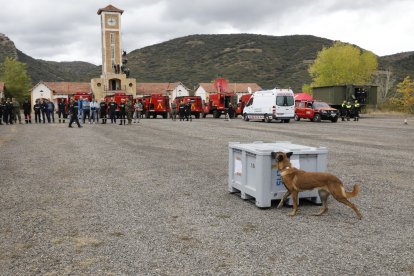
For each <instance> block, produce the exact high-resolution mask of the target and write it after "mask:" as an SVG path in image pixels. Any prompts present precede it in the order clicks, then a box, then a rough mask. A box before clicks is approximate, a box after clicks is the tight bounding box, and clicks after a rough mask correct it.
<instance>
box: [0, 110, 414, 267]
mask: <svg viewBox="0 0 414 276" xmlns="http://www.w3.org/2000/svg"><path fill="white" fill-rule="evenodd" d="M402 122H403V120H402V118H400V117H393V118H385V117H383V116H370V117H365V118H363V119H361V120H360V121H359V122H353V121H351V122H338V123H336V124H335V123H330V122H322V123H310V122H307V121H300V122H291V123H289V124H281V123H271V124H265V123H262V122H244V121H242V120H241V119H237V120H232V121H230V122H227V121H224V120H223V119H212V118H207V119H200V120H193V121H192V122H178V121H177V122H172V121H171V120H162V119H147V120H142V121H141V123H140V124H139V125H136V124H135V125H132V126H119V125H110V124H109V125H89V124H88V125H85V126H84V127H83V128H81V129H78V128H73V129H70V128H68V127H67V125H62V124H52V125H48V124H45V125H35V124H32V125H13V126H1V127H0V274H2V275H28V274H30V275H32V274H44V275H62V274H71V275H79V274H94V275H224V274H225V275H283V274H284V275H286V274H293V275H316V274H323V275H410V274H411V275H413V274H414V234H413V233H414V231H413V229H414V215H413V211H414V200H413V199H414V185H413V176H414V174H413V171H414V170H413V168H414V120H413V119H412V118H410V119H409V121H408V125H404V124H403V123H402ZM234 141H237V142H246V143H248V142H253V141H265V142H271V141H291V142H292V143H297V144H303V145H309V146H317V147H319V146H325V147H327V148H328V151H329V153H328V170H329V171H330V172H332V173H334V174H336V175H337V176H339V177H340V178H341V179H342V180H343V181H344V183H345V186H346V188H347V189H348V190H350V189H351V188H352V186H353V185H354V184H355V183H359V184H360V185H361V193H360V195H359V196H358V197H356V198H353V199H351V201H352V202H354V203H355V204H356V205H357V206H358V207H359V209H360V211H361V213H362V214H363V216H364V217H363V219H362V220H361V221H359V220H357V219H356V217H355V214H354V213H353V212H352V210H351V209H349V208H348V207H346V206H344V205H342V204H340V203H337V202H336V201H334V200H333V199H332V198H330V200H329V206H330V209H329V211H328V213H327V214H326V215H324V216H322V217H314V216H311V214H313V213H315V212H317V211H318V210H319V208H320V207H319V206H315V205H313V204H311V203H306V202H302V203H303V204H301V206H300V209H299V213H298V215H297V216H296V217H293V218H292V217H289V216H288V214H289V212H290V211H291V209H290V208H288V207H284V208H282V209H276V207H275V206H276V204H277V202H274V204H273V206H272V207H271V208H269V209H259V208H257V207H256V206H255V205H254V202H253V201H244V200H242V199H241V198H240V196H239V195H237V194H230V193H228V192H227V177H228V176H227V174H228V172H227V167H228V143H229V142H234Z"/></svg>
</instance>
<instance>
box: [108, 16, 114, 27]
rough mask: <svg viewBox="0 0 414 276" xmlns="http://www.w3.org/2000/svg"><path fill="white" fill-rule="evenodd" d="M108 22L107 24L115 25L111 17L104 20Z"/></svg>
mask: <svg viewBox="0 0 414 276" xmlns="http://www.w3.org/2000/svg"><path fill="white" fill-rule="evenodd" d="M106 22H107V23H108V25H109V26H115V24H116V19H115V18H113V17H110V18H108V20H107V21H106Z"/></svg>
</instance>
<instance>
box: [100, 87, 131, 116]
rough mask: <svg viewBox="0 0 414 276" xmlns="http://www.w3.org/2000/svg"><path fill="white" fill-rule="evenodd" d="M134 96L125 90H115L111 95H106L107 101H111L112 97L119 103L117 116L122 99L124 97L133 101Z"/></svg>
mask: <svg viewBox="0 0 414 276" xmlns="http://www.w3.org/2000/svg"><path fill="white" fill-rule="evenodd" d="M132 98H133V96H132V95H130V94H128V93H125V92H115V93H114V94H110V95H106V96H105V102H106V103H109V102H110V101H111V99H113V100H114V102H116V104H117V105H118V107H117V108H116V116H117V117H118V112H119V104H120V103H121V101H122V100H123V99H124V100H126V99H129V100H130V101H131V102H132Z"/></svg>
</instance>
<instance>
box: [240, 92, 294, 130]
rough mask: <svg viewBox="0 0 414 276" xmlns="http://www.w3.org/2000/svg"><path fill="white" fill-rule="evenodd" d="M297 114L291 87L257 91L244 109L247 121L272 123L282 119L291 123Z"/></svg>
mask: <svg viewBox="0 0 414 276" xmlns="http://www.w3.org/2000/svg"><path fill="white" fill-rule="evenodd" d="M294 116H295V100H294V97H293V91H292V90H290V89H273V90H263V91H257V92H255V93H254V94H253V96H252V97H251V98H250V100H249V102H248V103H247V105H246V107H245V108H244V110H243V118H244V120H245V121H250V120H262V121H264V122H267V123H270V122H271V121H272V120H281V121H282V122H284V123H289V122H290V119H293V118H294Z"/></svg>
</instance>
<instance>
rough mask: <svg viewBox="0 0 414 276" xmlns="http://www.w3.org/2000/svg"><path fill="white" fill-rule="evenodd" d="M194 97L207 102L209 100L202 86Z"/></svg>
mask: <svg viewBox="0 0 414 276" xmlns="http://www.w3.org/2000/svg"><path fill="white" fill-rule="evenodd" d="M194 96H200V97H201V99H202V100H203V101H204V102H205V101H206V98H207V92H206V90H204V88H203V87H202V86H201V85H200V86H199V87H198V88H197V90H196V91H195V93H194Z"/></svg>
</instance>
